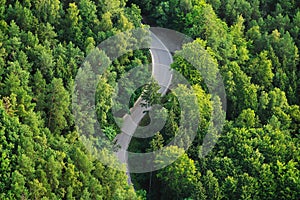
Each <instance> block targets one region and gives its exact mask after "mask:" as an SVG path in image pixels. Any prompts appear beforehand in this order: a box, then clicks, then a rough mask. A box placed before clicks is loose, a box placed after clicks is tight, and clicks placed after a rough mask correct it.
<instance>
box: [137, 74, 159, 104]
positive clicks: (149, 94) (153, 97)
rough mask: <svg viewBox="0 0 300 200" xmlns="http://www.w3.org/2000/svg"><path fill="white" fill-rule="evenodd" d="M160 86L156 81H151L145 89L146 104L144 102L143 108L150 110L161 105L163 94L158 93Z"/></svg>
mask: <svg viewBox="0 0 300 200" xmlns="http://www.w3.org/2000/svg"><path fill="white" fill-rule="evenodd" d="M159 89H160V86H159V85H158V83H157V82H156V81H155V80H153V79H152V80H151V82H150V83H149V84H147V85H146V86H145V89H144V91H143V94H142V99H143V100H144V101H145V103H143V102H142V104H141V105H142V106H144V107H146V108H148V107H150V106H152V105H155V104H159V103H160V100H161V94H160V93H159V92H158V91H159Z"/></svg>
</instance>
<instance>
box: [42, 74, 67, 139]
mask: <svg viewBox="0 0 300 200" xmlns="http://www.w3.org/2000/svg"><path fill="white" fill-rule="evenodd" d="M47 98H48V99H49V100H50V102H49V105H48V106H47V110H48V112H47V118H48V120H47V126H48V128H49V129H50V130H51V131H52V132H53V133H55V134H59V133H61V131H62V130H63V129H64V128H66V127H67V125H68V122H67V120H66V118H67V116H68V115H69V114H70V113H69V109H68V108H69V105H70V97H69V93H68V92H67V90H66V89H65V88H64V86H63V82H62V80H61V79H57V78H54V79H53V80H52V82H51V84H50V85H49V87H48V96H47ZM66 108H67V109H66Z"/></svg>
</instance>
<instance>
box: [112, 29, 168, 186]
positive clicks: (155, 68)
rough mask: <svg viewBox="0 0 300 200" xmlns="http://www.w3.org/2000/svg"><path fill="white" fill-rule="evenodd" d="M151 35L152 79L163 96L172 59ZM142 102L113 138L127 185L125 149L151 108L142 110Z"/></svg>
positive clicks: (125, 117) (157, 39) (155, 37)
mask: <svg viewBox="0 0 300 200" xmlns="http://www.w3.org/2000/svg"><path fill="white" fill-rule="evenodd" d="M150 34H151V46H150V53H151V57H152V77H153V78H154V79H155V80H156V81H157V82H158V84H159V85H160V87H161V88H160V90H159V92H160V93H161V94H162V95H165V94H166V92H167V90H168V87H169V86H170V83H171V80H172V70H171V68H170V65H171V63H172V62H173V58H172V55H171V53H170V52H169V50H168V48H167V47H166V45H165V44H163V42H162V41H161V40H160V39H159V38H158V36H156V35H155V34H154V33H153V32H151V31H150ZM142 101H143V100H142V99H141V98H139V99H138V100H137V101H136V102H135V104H134V106H133V107H132V108H131V109H130V115H128V114H126V115H125V116H124V117H123V125H122V128H121V131H122V132H121V133H120V134H118V135H117V136H116V138H115V141H116V145H119V147H120V149H119V150H118V151H117V152H116V155H117V157H118V159H119V161H120V162H121V163H124V164H126V170H127V172H126V174H127V176H128V184H132V182H131V177H130V173H129V172H130V170H129V168H128V164H127V160H128V154H127V149H128V146H129V143H130V141H131V138H132V135H133V134H134V132H135V130H136V128H137V127H138V124H139V122H140V121H141V120H142V118H143V117H144V116H145V112H144V111H147V110H149V109H151V108H144V107H142V106H141V102H142Z"/></svg>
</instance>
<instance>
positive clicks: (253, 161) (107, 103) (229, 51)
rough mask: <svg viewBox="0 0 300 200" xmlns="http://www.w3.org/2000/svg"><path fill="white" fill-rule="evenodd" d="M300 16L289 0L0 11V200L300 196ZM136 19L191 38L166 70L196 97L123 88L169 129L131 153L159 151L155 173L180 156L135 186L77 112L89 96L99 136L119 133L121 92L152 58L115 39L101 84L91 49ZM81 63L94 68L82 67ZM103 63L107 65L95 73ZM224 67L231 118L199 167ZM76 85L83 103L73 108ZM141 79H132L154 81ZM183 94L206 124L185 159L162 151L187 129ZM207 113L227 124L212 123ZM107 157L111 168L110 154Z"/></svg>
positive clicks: (71, 4)
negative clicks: (95, 150)
mask: <svg viewBox="0 0 300 200" xmlns="http://www.w3.org/2000/svg"><path fill="white" fill-rule="evenodd" d="M299 6H300V4H299V2H298V1H283V0H278V1H270V0H268V1H266V0H264V1H263V0H251V1H246V0H225V1H220V0H162V1H158V0H155V1H150V0H128V1H127V0H76V1H60V0H43V1H41V0H25V1H11V0H0V88H1V89H0V199H270V200H272V199H291V200H292V199H295V200H297V199H299V198H300V164H299V163H300V151H299V148H300V145H299V144H300V141H299V134H300V132H299V131H300V125H299V124H300V108H299V103H300V101H299V100H300V96H299V94H300V89H299V85H300V81H299V80H300V72H299V45H300V40H299V34H300V10H299ZM142 19H143V20H144V23H148V24H151V25H153V26H154V25H155V26H162V27H166V28H170V29H173V30H177V31H180V32H183V33H185V34H187V35H189V36H191V37H192V38H194V39H195V41H194V42H192V43H188V44H186V45H184V47H183V50H181V51H178V52H176V53H175V54H174V56H173V57H174V63H173V64H172V68H173V70H176V71H178V72H179V73H181V74H182V75H183V76H184V77H185V78H186V79H187V80H188V81H189V83H190V84H191V89H193V90H189V89H188V87H186V86H183V85H180V86H178V89H177V90H174V91H170V92H168V93H167V94H166V96H165V97H161V95H160V94H159V93H158V90H159V89H160V86H159V85H158V84H157V83H156V82H155V80H152V81H151V83H150V84H148V85H147V86H146V87H145V88H140V89H139V90H138V91H135V90H136V88H133V87H131V86H133V84H132V82H130V81H129V80H128V79H126V78H124V79H125V81H124V82H120V83H119V86H123V87H125V86H126V88H128V90H127V91H126V92H128V94H129V95H132V98H131V102H130V105H133V104H134V101H135V100H136V99H137V98H138V97H139V95H141V94H142V98H143V99H144V101H145V104H144V106H146V107H149V106H151V105H154V104H161V105H163V106H164V107H165V108H166V109H167V111H168V117H167V121H166V124H165V126H164V127H163V129H162V130H160V131H159V132H158V133H157V134H155V136H154V137H152V138H149V139H143V140H136V139H135V140H133V145H130V148H131V149H130V150H133V151H134V152H142V153H144V152H151V151H154V150H158V149H161V150H162V151H163V152H164V153H165V154H159V155H157V156H156V158H155V164H156V165H165V164H166V163H167V161H168V160H170V159H171V160H172V159H173V158H175V157H178V156H179V158H178V159H177V160H176V161H175V162H174V163H172V164H171V165H168V166H166V167H165V168H162V169H160V170H158V171H156V172H151V173H145V174H136V175H135V176H133V181H134V187H135V188H134V189H133V186H131V185H128V182H127V175H126V174H125V173H124V172H120V171H117V170H115V169H112V168H108V167H107V166H104V165H103V164H102V163H100V162H99V161H98V160H97V159H96V158H95V156H94V155H92V154H91V152H89V150H88V149H86V148H85V146H84V144H83V142H82V140H80V139H79V137H80V136H83V135H84V136H85V137H86V138H88V139H91V140H97V139H98V138H96V137H97V135H96V132H95V127H93V126H89V125H90V124H93V123H94V122H95V121H94V120H95V119H94V118H91V117H89V116H86V115H85V114H86V113H81V114H79V115H78V116H73V115H72V112H71V109H72V108H71V101H81V102H82V103H83V104H84V105H87V106H90V105H89V103H90V101H89V97H93V98H94V99H95V105H93V106H95V108H96V116H97V120H98V122H99V124H100V125H101V129H102V131H103V132H104V134H105V135H106V136H107V137H108V138H109V139H110V140H113V139H114V137H115V136H116V134H117V133H119V131H120V130H119V128H118V127H117V126H116V123H115V122H114V118H113V116H112V113H111V107H112V104H113V103H112V98H113V97H115V96H117V95H118V94H115V92H116V91H115V86H116V83H115V82H116V81H118V80H119V79H120V78H123V77H124V75H125V73H127V72H129V71H130V70H131V69H133V68H134V67H137V66H140V65H142V64H146V63H148V61H150V56H149V55H150V54H149V52H148V50H147V49H145V50H137V51H131V52H127V49H128V48H129V47H132V45H136V44H138V43H140V42H149V41H147V40H145V41H132V43H133V44H129V43H126V42H125V41H126V40H125V39H126V38H128V37H130V35H128V34H121V35H120V36H119V38H118V39H117V40H115V41H113V42H112V44H110V45H112V46H113V47H114V49H113V50H115V51H116V52H118V53H123V52H127V53H126V54H125V55H123V56H121V57H120V58H118V59H116V60H114V61H113V63H112V64H111V65H110V66H109V69H108V70H107V71H105V72H103V73H104V75H103V76H101V77H96V76H95V71H93V70H95V69H94V67H95V66H100V65H101V64H108V63H109V62H110V61H109V59H108V58H107V57H106V55H105V54H104V53H103V52H102V51H101V50H99V49H94V48H95V46H96V45H97V44H99V43H100V42H102V41H103V40H105V39H106V38H108V37H110V36H112V35H114V34H116V33H120V32H122V31H126V30H130V29H134V28H136V27H141V26H143V25H141V20H142ZM199 53H200V55H201V56H200V57H199ZM87 55H89V58H90V59H89V60H90V62H85V63H83V61H84V57H85V56H87ZM207 56H210V57H211V59H210V60H207V59H206V58H207ZM99 57H100V58H103V62H105V63H100V65H99V62H98V61H99ZM185 57H189V58H191V60H190V62H187V61H186V60H185V59H184V58H185ZM204 61H205V62H204ZM81 65H82V66H83V67H82V68H80V66H81ZM79 68H80V69H79ZM198 69H201V73H199V70H198ZM217 70H219V71H220V72H221V75H222V78H223V81H224V85H225V89H226V95H227V102H228V104H227V105H228V106H227V107H228V109H227V113H226V119H227V121H226V125H225V127H224V129H223V131H222V134H221V136H220V138H219V140H218V141H217V144H216V146H215V147H214V149H213V150H212V151H211V152H210V153H209V154H208V155H207V156H206V157H204V158H203V157H201V156H199V155H201V152H202V149H203V147H202V142H203V138H204V136H205V135H206V134H207V132H208V131H212V132H216V129H217V128H218V127H216V128H215V129H210V127H211V126H212V125H217V124H216V121H218V120H221V119H223V118H224V115H223V112H222V109H221V108H222V106H224V105H222V104H221V102H220V100H219V98H218V97H215V96H211V95H210V94H209V92H210V91H209V86H210V84H215V80H216V78H215V77H216V73H217ZM77 74H79V75H81V78H82V80H81V81H82V82H83V84H82V85H81V86H80V87H81V88H82V90H83V91H84V92H83V93H82V95H81V96H80V95H79V96H77V99H76V98H75V99H71V95H72V92H73V89H74V87H75V88H76V87H78V86H76V85H74V79H75V77H76V75H77ZM97 74H98V73H97ZM140 76H141V73H139V74H137V75H135V76H134V78H133V79H135V78H136V79H137V78H141V79H143V80H144V79H145V78H146V77H144V76H143V77H140ZM87 80H95V81H94V82H92V81H87ZM90 85H93V86H95V87H94V89H96V94H92V96H91V94H90V93H89V92H90V90H89V89H90V88H91V87H90ZM89 95H90V96H89ZM181 97H186V98H185V101H184V102H183V103H184V105H185V106H187V107H188V111H187V113H186V114H187V116H188V117H189V120H188V121H194V120H198V121H199V126H198V130H197V133H196V138H195V140H194V141H193V142H192V141H189V138H184V139H185V140H183V139H181V141H179V143H180V144H185V143H190V142H191V146H190V147H189V149H188V150H187V152H184V150H183V149H180V148H178V147H176V146H170V145H168V143H169V142H170V141H171V140H172V139H174V137H176V136H178V135H181V136H184V135H185V134H186V131H187V130H185V129H184V128H182V127H181V124H180V121H181V108H180V106H181V105H179V98H181ZM194 105H196V106H194ZM116 106H117V107H118V106H119V107H120V109H124V108H123V107H121V106H120V105H116ZM119 107H118V108H119ZM195 108H197V109H198V110H199V115H197V113H196V112H194V111H195V110H194V109H195ZM73 109H83V108H73ZM127 111H128V110H126V112H127ZM213 113H219V115H218V116H217V119H216V120H215V121H210V120H211V115H212V114H213ZM121 114H124V113H121ZM74 117H76V118H77V119H79V123H76V126H75V124H74ZM147 120H148V121H147V122H148V123H149V118H148V119H147ZM78 130H80V131H78ZM214 137H215V138H214V139H217V136H216V135H214ZM101 142H102V141H99V143H101ZM97 145H99V144H97ZM167 145H168V146H167ZM166 146H167V147H166ZM100 154H101V156H102V157H103V158H104V159H106V160H109V161H110V162H116V160H115V158H114V157H112V156H109V155H108V154H107V153H106V151H105V150H103V151H101V152H100ZM146 191H147V192H146Z"/></svg>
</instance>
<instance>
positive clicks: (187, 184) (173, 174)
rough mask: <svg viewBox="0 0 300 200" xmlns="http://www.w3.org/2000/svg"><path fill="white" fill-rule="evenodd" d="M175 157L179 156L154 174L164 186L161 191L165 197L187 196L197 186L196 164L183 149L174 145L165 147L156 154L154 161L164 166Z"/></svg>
mask: <svg viewBox="0 0 300 200" xmlns="http://www.w3.org/2000/svg"><path fill="white" fill-rule="evenodd" d="M177 157H179V158H178V159H177V160H176V161H175V162H174V163H172V164H170V165H168V166H166V167H165V168H163V169H161V170H160V171H159V172H158V173H157V174H156V176H157V178H158V179H159V180H160V181H161V182H162V183H163V184H164V185H165V186H166V187H165V188H164V189H163V191H164V192H163V193H162V195H163V197H166V198H188V197H190V195H191V194H193V193H194V192H195V188H197V187H196V185H197V183H198V180H197V177H198V176H199V175H198V174H197V170H196V166H195V164H194V161H193V160H191V159H190V158H189V157H188V156H187V155H186V154H185V153H184V151H183V149H180V148H178V147H176V146H169V147H166V148H165V149H163V152H162V154H159V155H157V156H156V158H155V163H156V165H157V166H164V165H165V164H166V163H168V162H170V160H173V159H174V158H177ZM197 189H199V188H197Z"/></svg>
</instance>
